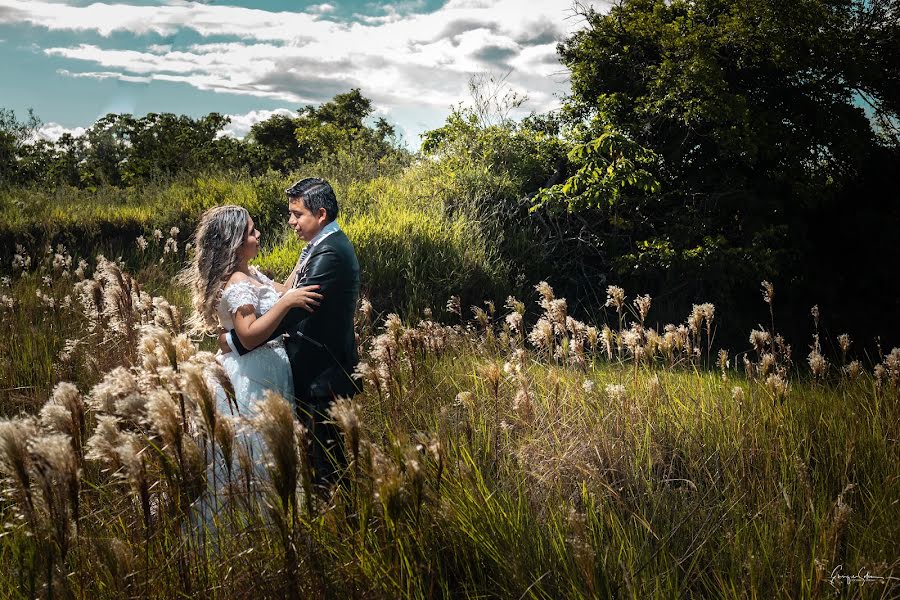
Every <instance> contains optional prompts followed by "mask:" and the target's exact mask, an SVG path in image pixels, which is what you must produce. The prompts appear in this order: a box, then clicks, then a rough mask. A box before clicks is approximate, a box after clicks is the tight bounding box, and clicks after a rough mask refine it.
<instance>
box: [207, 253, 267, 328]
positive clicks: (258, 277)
mask: <svg viewBox="0 0 900 600" xmlns="http://www.w3.org/2000/svg"><path fill="white" fill-rule="evenodd" d="M250 274H251V276H252V279H253V281H251V280H250V279H244V280H242V281H238V282H237V283H232V284H229V285H227V286H226V287H225V289H224V290H222V297H221V299H220V300H219V305H218V306H217V307H216V312H217V313H218V315H219V322H220V323H221V324H222V327H223V328H224V329H225V330H226V331H227V330H229V329H233V328H234V313H235V312H237V309H238V308H240V307H241V306H246V305H250V306H252V307H253V310H254V312H256V316H257V317H259V316H261V315H263V314H265V313H266V312H267V311H268V310H269V309H271V308H272V307H273V306H274V305H275V303H276V302H278V299H279V298H280V297H281V294H279V293H278V291H277V290H276V289H275V284H274V282H273V281H272V280H271V279H269V278H268V277H266V276H265V275H263V274H262V273H260V272H259V270H258V269H256V268H251V270H250Z"/></svg>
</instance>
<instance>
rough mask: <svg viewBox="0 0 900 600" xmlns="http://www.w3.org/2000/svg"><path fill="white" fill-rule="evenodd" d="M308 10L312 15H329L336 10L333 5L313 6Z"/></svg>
mask: <svg viewBox="0 0 900 600" xmlns="http://www.w3.org/2000/svg"><path fill="white" fill-rule="evenodd" d="M306 10H308V11H309V12H311V13H315V14H318V15H324V14H328V13H333V12H334V10H335V8H334V5H332V4H327V3H326V4H313V5H312V6H307V7H306Z"/></svg>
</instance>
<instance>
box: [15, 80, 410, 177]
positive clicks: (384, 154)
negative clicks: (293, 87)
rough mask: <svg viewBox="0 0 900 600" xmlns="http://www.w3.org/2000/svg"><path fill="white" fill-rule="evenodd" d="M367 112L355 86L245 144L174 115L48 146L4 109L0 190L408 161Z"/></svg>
mask: <svg viewBox="0 0 900 600" xmlns="http://www.w3.org/2000/svg"><path fill="white" fill-rule="evenodd" d="M371 113H372V105H371V101H370V100H369V99H368V98H365V97H364V96H362V94H361V93H360V92H359V90H357V89H354V90H351V91H350V92H348V93H346V94H338V95H337V96H335V97H334V99H333V100H331V101H329V102H325V103H323V104H322V105H321V106H319V107H313V106H307V107H305V108H303V109H301V110H300V113H299V115H298V116H297V117H296V118H294V117H290V116H287V115H283V114H275V115H272V116H271V117H270V118H269V119H267V120H265V121H262V122H260V123H256V124H255V125H253V127H252V128H251V131H250V134H249V135H248V136H247V138H246V139H245V140H238V139H235V138H233V137H229V136H227V135H223V131H224V127H225V126H226V125H227V124H228V123H229V121H230V119H229V118H228V117H225V116H223V115H220V114H218V113H210V114H208V115H205V116H203V117H200V118H196V119H195V118H191V117H188V116H185V115H174V114H171V113H162V114H157V113H149V114H147V115H145V116H143V117H140V118H137V117H135V116H133V115H130V114H114V113H110V114H108V115H106V116H104V117H102V118H100V119H98V120H97V121H96V122H95V123H94V124H93V125H91V127H90V128H88V130H87V131H86V132H85V133H84V134H83V135H80V136H73V135H71V134H64V135H62V136H61V137H60V138H59V140H57V141H56V142H50V141H47V140H42V139H33V138H34V133H35V131H36V130H37V128H38V127H39V126H40V122H39V121H38V120H37V118H36V117H34V115H33V114H31V113H29V120H28V121H26V122H22V123H20V122H19V121H18V120H16V118H15V114H14V113H13V112H12V111H8V110H6V109H2V113H0V165H2V169H0V185H5V186H43V187H54V186H58V185H68V186H72V187H78V188H82V189H90V190H96V189H97V188H98V187H100V186H103V185H111V186H116V187H137V186H142V185H147V184H148V183H150V182H157V181H160V180H169V179H171V178H173V177H179V176H184V175H188V176H201V175H209V174H210V173H221V172H239V171H245V172H248V173H250V174H253V175H262V174H265V172H266V171H268V170H275V171H278V172H280V173H282V174H285V173H288V172H290V171H293V170H296V169H298V168H300V167H301V166H303V165H307V164H309V163H312V162H314V161H320V160H325V159H330V158H333V157H335V156H337V155H339V154H343V155H351V156H353V157H354V160H359V159H362V160H364V161H365V162H369V163H374V164H379V163H384V164H385V165H389V164H393V163H394V162H398V161H399V162H402V161H403V160H405V159H407V158H408V152H406V151H405V150H403V149H401V148H400V147H399V142H398V140H397V139H396V134H395V130H394V127H393V126H392V125H391V124H389V123H388V122H387V121H385V120H384V119H383V118H379V119H377V120H376V121H375V123H374V125H373V126H372V127H370V126H368V125H366V124H365V123H364V120H365V119H367V118H368V117H369V116H370V115H371ZM350 162H352V160H351V161H350Z"/></svg>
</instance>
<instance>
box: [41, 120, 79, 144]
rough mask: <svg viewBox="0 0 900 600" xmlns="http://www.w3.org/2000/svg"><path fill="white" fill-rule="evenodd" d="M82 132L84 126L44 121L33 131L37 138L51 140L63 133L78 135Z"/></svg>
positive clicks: (56, 138)
mask: <svg viewBox="0 0 900 600" xmlns="http://www.w3.org/2000/svg"><path fill="white" fill-rule="evenodd" d="M84 132H85V128H84V127H64V126H63V125H60V124H59V123H44V124H43V125H41V126H40V128H39V129H38V130H37V131H36V132H35V137H37V138H38V139H42V140H50V141H51V142H55V141H56V140H58V139H59V138H61V137H62V136H63V134H64V133H68V134H70V135H73V136H75V137H78V136H79V135H81V134H83V133H84Z"/></svg>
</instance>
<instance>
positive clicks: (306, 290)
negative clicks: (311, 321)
mask: <svg viewBox="0 0 900 600" xmlns="http://www.w3.org/2000/svg"><path fill="white" fill-rule="evenodd" d="M319 287H320V286H318V285H308V286H305V287H300V288H291V289H289V290H288V291H286V292H285V293H284V295H283V296H282V299H283V300H284V301H285V302H287V303H288V305H289V306H291V307H292V308H293V307H299V308H302V309H304V310H308V311H309V312H313V311H314V310H315V309H316V307H317V306H319V303H320V302H321V301H322V298H323V296H322V294H320V293H319V292H317V291H316V290H318V289H319Z"/></svg>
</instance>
